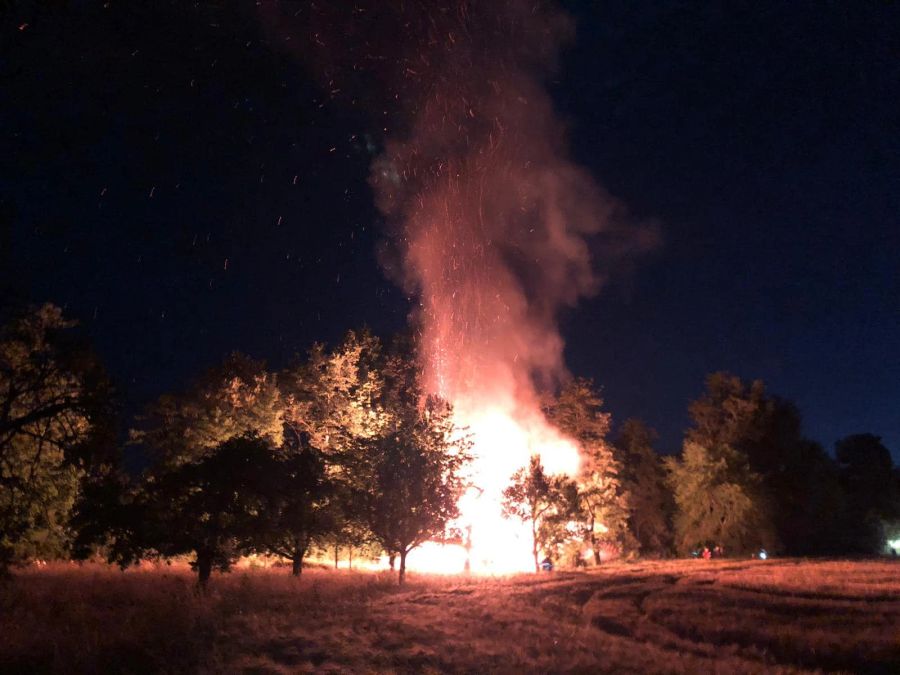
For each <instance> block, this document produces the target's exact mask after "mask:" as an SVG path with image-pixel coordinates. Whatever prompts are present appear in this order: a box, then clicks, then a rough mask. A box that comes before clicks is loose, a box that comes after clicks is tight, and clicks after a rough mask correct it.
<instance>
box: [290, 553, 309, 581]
mask: <svg viewBox="0 0 900 675" xmlns="http://www.w3.org/2000/svg"><path fill="white" fill-rule="evenodd" d="M305 555H306V547H305V546H297V547H296V548H294V556H293V557H292V558H291V574H292V575H293V576H295V577H299V576H300V575H301V574H302V573H303V557H304V556H305Z"/></svg>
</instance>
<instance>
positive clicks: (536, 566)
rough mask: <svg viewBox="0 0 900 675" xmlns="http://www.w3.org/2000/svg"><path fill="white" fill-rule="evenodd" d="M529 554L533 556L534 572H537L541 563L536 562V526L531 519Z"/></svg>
mask: <svg viewBox="0 0 900 675" xmlns="http://www.w3.org/2000/svg"><path fill="white" fill-rule="evenodd" d="M531 555H533V556H534V572H535V574H537V573H538V572H540V571H541V564H540V562H538V545H537V527H536V526H535V522H534V521H533V520H532V521H531Z"/></svg>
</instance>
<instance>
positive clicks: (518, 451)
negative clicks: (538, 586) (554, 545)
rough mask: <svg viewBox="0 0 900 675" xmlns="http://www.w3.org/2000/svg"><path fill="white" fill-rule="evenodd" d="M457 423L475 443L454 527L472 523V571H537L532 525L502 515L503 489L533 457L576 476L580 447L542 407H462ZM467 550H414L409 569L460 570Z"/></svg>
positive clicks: (447, 547) (428, 547)
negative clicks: (549, 419) (469, 486)
mask: <svg viewBox="0 0 900 675" xmlns="http://www.w3.org/2000/svg"><path fill="white" fill-rule="evenodd" d="M455 415H456V417H457V424H458V425H459V426H460V427H464V428H467V430H468V433H469V434H470V438H471V440H472V442H473V445H472V454H473V456H474V460H473V462H472V466H471V474H472V478H473V482H474V483H475V485H476V486H477V488H472V489H470V490H469V491H468V492H467V493H466V494H465V495H464V496H463V498H462V499H461V500H460V503H459V507H460V511H461V517H460V519H459V521H458V522H457V523H455V525H456V526H457V527H458V528H459V529H460V530H462V532H463V533H465V532H466V531H467V528H468V527H469V526H471V549H470V553H469V555H468V557H469V564H470V569H471V571H472V572H476V573H482V574H510V573H515V572H528V571H534V558H533V557H532V553H531V544H532V542H531V526H530V524H528V523H522V522H521V521H519V520H518V519H507V518H504V517H503V515H502V508H501V502H502V497H503V490H504V489H505V488H506V487H507V486H508V485H509V483H510V478H511V477H512V475H513V473H515V472H516V471H517V470H518V469H520V468H522V467H525V466H527V465H528V463H529V460H530V459H531V456H532V455H534V454H537V455H540V457H541V461H542V463H543V465H544V468H545V470H546V471H547V472H548V473H551V474H557V473H566V474H569V475H574V474H575V473H576V472H577V470H578V448H577V447H576V445H575V444H574V443H573V442H572V441H570V440H568V439H566V438H565V437H563V436H562V435H561V434H560V433H559V432H558V431H557V430H556V429H554V428H553V427H552V426H550V424H548V422H547V421H546V420H545V419H544V417H543V416H542V415H541V413H540V412H539V411H537V410H534V411H533V412H527V413H525V412H519V411H516V412H515V413H514V412H513V407H512V406H502V405H497V404H494V405H490V406H481V407H475V406H465V405H463V406H460V405H457V407H456V408H455ZM466 557H467V552H466V550H465V547H464V546H461V545H445V546H442V545H440V544H435V543H428V544H425V545H424V546H422V547H420V548H418V549H416V550H414V551H412V552H411V553H410V555H409V562H408V564H409V567H410V568H411V569H416V570H420V571H423V572H436V573H457V572H462V571H463V570H464V568H465V562H466Z"/></svg>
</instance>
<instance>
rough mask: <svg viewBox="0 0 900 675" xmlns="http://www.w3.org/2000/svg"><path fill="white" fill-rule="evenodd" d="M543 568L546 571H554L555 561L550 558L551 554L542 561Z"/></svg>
mask: <svg viewBox="0 0 900 675" xmlns="http://www.w3.org/2000/svg"><path fill="white" fill-rule="evenodd" d="M541 569H542V570H544V571H545V572H552V571H553V561H552V560H550V556H547V557H546V558H544V559H543V560H542V561H541Z"/></svg>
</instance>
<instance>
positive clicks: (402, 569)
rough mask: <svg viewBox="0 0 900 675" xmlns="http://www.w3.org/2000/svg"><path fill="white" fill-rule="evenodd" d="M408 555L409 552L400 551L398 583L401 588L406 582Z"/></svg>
mask: <svg viewBox="0 0 900 675" xmlns="http://www.w3.org/2000/svg"><path fill="white" fill-rule="evenodd" d="M406 554H407V551H400V575H399V577H398V581H399V583H400V585H401V586H402V585H403V584H404V583H405V582H406Z"/></svg>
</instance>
